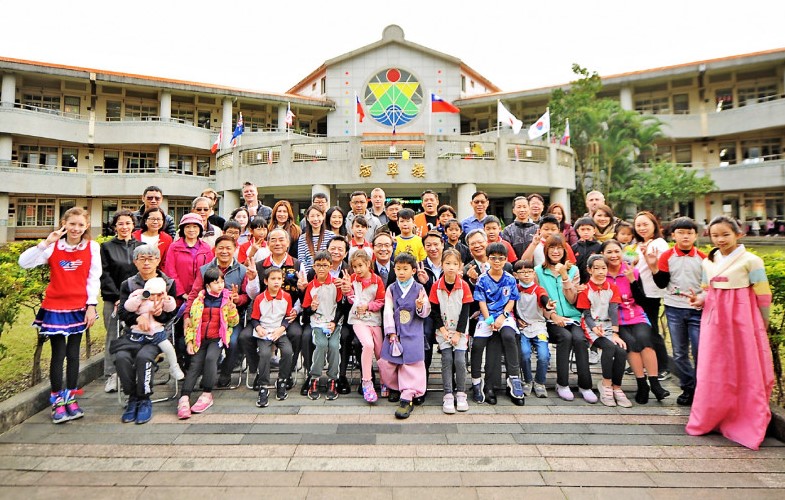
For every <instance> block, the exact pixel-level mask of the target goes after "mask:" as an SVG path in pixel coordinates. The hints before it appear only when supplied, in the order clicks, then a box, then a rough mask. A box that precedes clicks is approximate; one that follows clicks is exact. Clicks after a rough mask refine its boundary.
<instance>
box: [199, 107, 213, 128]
mask: <svg viewBox="0 0 785 500" xmlns="http://www.w3.org/2000/svg"><path fill="white" fill-rule="evenodd" d="M196 116H197V118H196V123H197V126H199V127H200V128H206V129H208V130H209V129H210V112H209V111H204V110H199V111H197V113H196Z"/></svg>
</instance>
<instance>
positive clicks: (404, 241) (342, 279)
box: [19, 182, 773, 448]
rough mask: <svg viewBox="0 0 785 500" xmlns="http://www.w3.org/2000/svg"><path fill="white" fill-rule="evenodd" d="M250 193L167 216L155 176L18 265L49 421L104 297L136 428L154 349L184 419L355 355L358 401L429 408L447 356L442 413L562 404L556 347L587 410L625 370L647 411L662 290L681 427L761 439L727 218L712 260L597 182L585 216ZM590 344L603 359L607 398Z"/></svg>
mask: <svg viewBox="0 0 785 500" xmlns="http://www.w3.org/2000/svg"><path fill="white" fill-rule="evenodd" d="M242 194H243V200H244V202H245V203H244V205H243V206H242V207H240V208H238V209H236V210H234V211H233V212H232V213H231V215H230V217H229V220H223V219H222V218H221V217H219V216H218V215H217V214H215V213H214V211H213V207H214V206H215V203H216V202H217V200H218V195H217V193H216V192H215V191H213V190H210V189H208V190H206V191H205V192H203V193H202V195H201V196H199V197H197V198H195V199H194V201H193V203H192V212H191V213H187V214H185V215H184V216H183V217H182V218H181V219H180V221H179V223H178V224H175V221H174V220H173V219H172V217H171V216H169V215H168V214H167V213H165V211H164V210H162V209H161V207H160V203H161V201H162V200H163V193H162V192H161V190H160V188H157V187H156V186H150V187H149V188H147V189H146V190H145V192H144V194H143V197H142V201H143V202H144V205H143V206H142V207H141V208H140V210H139V211H137V212H132V211H129V210H120V211H118V212H117V213H116V214H115V215H114V217H113V219H112V223H111V225H112V227H113V228H114V231H115V236H114V238H112V239H111V240H109V241H106V242H105V243H103V244H102V245H100V247H99V245H97V244H96V243H95V242H92V241H90V239H89V231H88V229H89V217H88V214H87V213H86V212H85V210H83V209H81V208H72V209H70V210H68V211H67V212H66V213H65V215H64V217H63V221H62V227H61V228H60V229H58V230H56V231H53V232H52V233H51V234H50V235H49V236H48V237H47V238H46V239H45V240H44V241H42V242H41V243H39V244H38V245H37V246H35V247H32V248H30V249H29V250H27V251H26V252H25V253H24V254H23V255H22V256H21V257H20V259H19V263H20V265H22V266H23V267H33V266H36V265H42V264H48V265H49V266H50V268H51V271H52V272H51V282H50V284H49V287H48V288H47V292H46V298H45V300H44V302H43V304H42V307H41V310H40V311H39V314H38V316H37V317H36V322H35V324H36V326H37V327H38V328H40V331H41V333H42V334H45V335H48V336H49V338H50V339H51V344H52V367H51V371H50V374H51V375H50V377H51V384H52V396H51V400H52V420H53V422H55V423H60V422H65V421H68V420H71V419H75V418H80V417H81V416H83V414H84V412H83V410H82V409H81V408H80V407H79V405H78V403H77V402H76V390H77V385H76V384H77V374H78V366H79V343H80V341H81V335H82V333H83V332H84V331H85V329H86V328H89V327H90V326H91V325H92V324H93V323H94V322H95V321H96V320H97V319H98V317H99V316H98V311H97V310H96V309H97V303H98V302H97V296H98V293H99V292H100V293H101V295H102V297H103V301H104V306H103V311H102V314H103V317H104V322H105V325H106V329H107V346H108V349H107V355H106V358H105V359H106V361H105V366H104V371H105V375H106V376H107V380H106V387H105V388H106V390H107V392H109V391H114V390H118V389H119V390H122V391H123V392H124V394H125V395H127V396H128V404H127V406H126V408H125V411H124V413H123V415H122V420H123V422H136V423H140V424H141V423H145V422H147V421H149V420H150V418H151V417H152V404H151V402H150V395H151V394H152V392H153V387H152V372H153V369H154V363H155V359H156V357H157V355H158V354H159V353H164V354H165V355H166V357H167V359H168V361H169V366H170V370H171V373H172V375H173V376H174V377H175V378H177V379H182V380H184V381H183V384H182V391H181V394H180V397H179V400H178V404H177V415H178V417H179V418H181V419H187V418H189V417H191V415H192V414H193V413H201V412H204V411H206V410H207V409H208V408H210V406H212V404H213V396H212V391H213V390H214V389H215V388H217V387H222V386H227V385H229V384H230V380H231V375H232V371H233V370H234V369H235V368H236V367H237V366H238V364H239V363H240V362H241V361H242V359H243V358H244V359H245V360H246V364H247V367H248V370H249V374H250V375H249V377H253V379H254V382H253V388H254V390H255V391H256V394H257V399H256V405H257V406H258V407H260V408H264V407H267V406H268V405H269V403H270V399H271V393H273V394H274V396H275V399H276V400H284V399H286V398H287V397H288V394H289V391H290V390H291V389H293V387H294V382H293V380H294V379H293V376H292V374H293V371H294V369H295V367H296V366H297V364H298V361H299V360H300V359H301V358H302V366H303V367H304V368H305V370H306V372H307V377H306V379H305V382H304V383H303V385H302V387H301V388H300V393H301V394H302V395H303V396H306V397H308V398H310V399H319V398H320V397H321V396H322V394H324V396H325V398H326V399H327V400H334V399H336V398H338V397H339V394H349V393H350V392H351V387H350V384H349V381H348V377H347V375H346V373H347V369H348V366H349V359H350V357H352V356H353V355H354V356H355V357H356V358H357V359H358V360H359V362H360V366H361V379H362V380H361V383H360V384H359V386H358V388H357V390H358V392H359V393H360V394H361V395H362V396H363V398H364V399H365V401H367V402H368V403H371V404H373V403H376V402H377V401H378V400H379V398H386V399H387V400H388V401H390V402H393V403H397V404H398V406H397V408H396V410H395V416H396V417H397V418H401V419H403V418H407V417H409V415H410V414H411V413H412V411H413V410H414V407H415V405H417V404H421V403H422V402H423V401H424V398H425V396H426V385H427V381H428V370H429V368H430V365H431V362H432V360H433V356H434V354H436V353H438V354H440V355H441V359H442V363H441V364H442V386H443V394H442V408H443V411H444V412H445V413H455V412H456V411H467V410H469V402H470V401H473V402H474V403H476V404H483V403H488V404H496V402H497V395H500V394H502V393H506V394H507V395H508V396H509V397H510V399H511V401H512V402H513V403H514V404H516V405H523V404H524V403H525V398H526V397H529V396H531V395H534V396H536V397H543V398H544V397H548V389H547V388H546V386H545V383H546V374H547V371H548V366H549V363H550V349H549V344H554V345H555V352H556V384H555V393H556V395H557V396H558V397H559V398H561V399H563V400H567V401H571V400H573V399H574V398H575V393H574V392H573V389H572V388H571V387H570V377H569V372H570V363H571V360H574V363H575V367H576V370H577V392H578V394H580V397H581V398H583V399H584V400H585V401H587V402H589V403H596V402H598V401H599V402H601V403H602V404H604V405H606V406H621V407H630V406H632V402H631V401H630V400H629V399H628V398H627V395H626V394H625V392H624V391H623V390H622V379H623V377H624V375H625V371H626V372H627V373H631V374H632V375H634V377H635V379H636V382H637V391H636V392H635V394H634V398H633V399H634V400H635V401H636V402H637V403H638V404H647V403H648V401H649V398H650V395H653V396H654V398H656V399H657V400H658V401H661V400H663V399H664V398H666V397H668V396H669V395H670V394H669V392H668V391H667V390H665V389H664V388H663V387H662V385H661V384H660V382H661V381H662V380H664V379H666V378H668V377H670V373H669V372H668V360H669V358H668V353H667V350H666V346H665V342H664V339H663V335H662V334H661V332H660V331H659V328H658V324H659V321H658V320H659V315H660V308H661V306H662V305H663V303H664V309H665V317H666V318H667V323H668V330H669V332H670V335H671V341H672V347H673V360H674V363H675V366H676V368H677V372H678V376H679V381H680V386H681V390H682V393H681V395H679V396H678V398H677V403H678V404H680V405H685V406H692V408H691V413H690V420H689V423H688V425H687V432H689V433H690V434H705V433H708V432H711V431H715V430H719V431H720V432H722V433H723V434H724V435H725V436H727V437H728V438H730V439H732V440H734V441H737V442H739V443H741V444H743V445H745V446H747V447H750V448H757V447H758V446H759V445H760V443H761V441H762V439H763V436H764V434H765V430H766V426H767V424H768V421H769V419H770V412H769V407H768V400H769V397H770V395H771V390H772V386H773V369H772V359H771V353H770V350H769V347H768V341H767V337H766V327H767V322H768V306H769V303H770V301H771V291H770V290H769V287H768V281H767V279H766V274H765V271H764V267H763V262H762V261H761V259H759V258H758V257H756V256H754V255H753V254H751V253H749V252H747V251H746V250H745V248H744V245H742V244H741V243H740V242H739V238H740V237H741V235H742V234H741V230H740V228H739V227H738V225H737V223H736V222H735V221H734V220H732V219H729V218H726V217H717V218H715V219H714V220H712V221H711V222H710V223H709V225H708V229H709V234H710V236H711V239H712V243H713V244H714V246H715V247H716V248H715V249H714V250H712V251H711V252H710V253H709V254H708V256H707V255H704V254H703V253H702V252H700V251H699V250H698V249H697V248H696V247H695V242H696V240H697V236H698V226H697V225H696V223H695V222H694V221H693V220H692V219H689V218H687V217H681V218H678V219H676V220H675V221H673V222H672V224H671V226H670V229H671V235H672V239H673V242H674V246H673V247H671V246H670V245H669V244H668V243H667V242H666V241H665V240H664V239H663V237H662V230H661V227H660V225H659V222H658V220H657V218H656V217H655V216H654V215H653V214H652V213H650V212H648V211H641V212H639V213H638V214H636V215H635V217H634V218H633V219H632V221H631V222H626V221H623V220H620V219H619V218H617V217H616V216H615V214H614V212H613V210H612V209H611V208H610V207H609V206H607V205H606V204H605V199H604V197H603V195H602V194H601V193H598V192H591V193H589V194H588V195H587V198H586V206H587V209H588V212H587V213H586V214H585V215H584V216H583V217H580V218H578V219H577V220H576V221H575V222H574V223H573V224H570V223H569V222H568V214H567V213H566V211H565V209H564V207H563V206H562V205H560V204H558V203H554V204H551V205H550V206H549V207H547V209H546V204H545V200H544V198H543V197H542V196H541V195H539V194H537V193H533V194H530V195H529V196H519V197H517V198H515V199H514V200H513V214H514V220H513V221H512V222H510V223H509V224H507V225H506V226H505V225H504V224H503V223H502V221H501V220H500V219H499V218H497V217H496V216H494V215H489V214H487V208H488V203H489V199H488V195H487V194H486V193H484V192H482V191H478V192H476V193H474V195H473V196H472V198H471V207H472V215H471V216H469V217H467V218H465V219H464V220H458V218H457V211H456V210H455V209H454V208H453V207H451V206H449V205H440V203H439V197H438V194H437V193H435V192H434V191H431V190H426V191H425V192H423V193H422V207H423V211H422V212H421V213H418V214H415V212H414V211H413V210H411V209H409V208H403V207H402V205H401V203H400V202H399V201H397V200H386V196H385V193H384V192H383V190H381V189H379V188H377V189H374V190H373V191H372V192H371V193H370V199H369V197H368V196H367V195H366V193H365V192H362V191H356V192H354V193H352V194H351V196H350V209H349V210H348V211H344V210H343V209H342V208H340V207H338V206H334V207H330V206H329V204H328V197H327V195H326V194H321V193H319V194H315V195H314V196H313V198H312V205H311V206H309V207H308V208H307V209H306V210H305V212H304V215H303V217H302V220H301V221H299V222H298V221H297V220H296V218H295V216H294V213H293V210H292V206H291V204H290V203H289V202H287V201H285V200H281V201H278V202H277V203H276V204H275V205H274V206H273V207H267V206H265V205H264V204H262V203H261V202H260V201H259V199H258V191H257V188H256V186H254V185H253V184H252V183H250V182H248V183H245V185H244V186H243V189H242ZM369 201H370V205H369ZM118 322H121V323H118ZM120 324H122V325H124V329H121V328H120V327H119V325H120ZM172 340H173V343H172V342H171V341H172ZM699 346H700V350H699V349H698V347H699ZM592 351H594V352H599V354H598V356H599V362H600V364H601V369H602V376H601V380H600V381H599V382H598V383H597V386H596V389H597V392H595V390H594V385H593V381H592V376H591V372H590V369H589V364H590V363H589V358H590V352H592ZM274 352H277V354H276V355H275V356H276V358H275V359H277V360H278V378H277V380H275V381H272V379H271V365H272V364H273V361H274ZM533 352H535V353H536V367H535V369H534V371H533V370H532V353H533ZM64 360H67V361H68V369H67V372H66V382H65V384H64V383H63V376H62V375H63V374H62V372H63V365H64ZM374 360H375V361H376V363H375V366H376V368H377V370H376V371H375V370H374ZM325 365H326V369H327V370H326V383H323V382H322V380H323V372H324V370H325ZM467 365H468V366H467ZM628 365H629V368H627V367H628ZM502 367H503V368H504V371H505V377H504V378H503V377H502ZM467 374H468V375H469V377H468V378H469V379H470V380H468V383H467V380H466V379H467ZM200 377H201V391H202V392H201V394H200V395H199V397H198V398H197V399H196V401H194V402H193V404H192V399H191V398H192V393H193V392H194V390H195V388H196V383H197V381H198V380H199V379H200ZM249 380H250V379H249Z"/></svg>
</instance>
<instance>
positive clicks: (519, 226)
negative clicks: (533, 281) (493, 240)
mask: <svg viewBox="0 0 785 500" xmlns="http://www.w3.org/2000/svg"><path fill="white" fill-rule="evenodd" d="M512 213H513V215H515V220H514V221H513V223H512V224H510V225H508V226H507V227H505V228H504V231H502V238H503V239H505V240H506V241H509V242H510V245H512V248H513V250H515V255H517V256H518V258H519V259H520V258H521V256H522V255H523V252H524V251H526V248H527V247H528V246H529V244H530V243H531V242H532V239H533V238H534V233H536V232H537V224H535V223H533V222H532V220H531V219H530V218H529V200H528V199H527V198H526V197H525V196H518V197H516V198H515V199H514V200H512Z"/></svg>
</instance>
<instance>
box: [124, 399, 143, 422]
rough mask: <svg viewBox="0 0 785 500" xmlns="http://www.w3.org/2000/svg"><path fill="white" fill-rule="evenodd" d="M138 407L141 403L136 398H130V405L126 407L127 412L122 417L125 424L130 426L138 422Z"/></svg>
mask: <svg viewBox="0 0 785 500" xmlns="http://www.w3.org/2000/svg"><path fill="white" fill-rule="evenodd" d="M138 406H139V401H138V400H137V399H136V396H129V397H128V403H127V404H126V405H125V411H124V412H123V416H122V417H121V420H122V422H123V423H124V424H130V423H131V422H135V421H136V410H137V407H138Z"/></svg>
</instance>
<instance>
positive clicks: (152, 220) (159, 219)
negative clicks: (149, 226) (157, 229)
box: [147, 217, 164, 222]
mask: <svg viewBox="0 0 785 500" xmlns="http://www.w3.org/2000/svg"><path fill="white" fill-rule="evenodd" d="M163 221H164V220H163V219H162V218H160V217H148V218H147V222H163Z"/></svg>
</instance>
